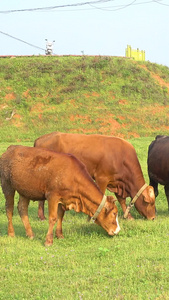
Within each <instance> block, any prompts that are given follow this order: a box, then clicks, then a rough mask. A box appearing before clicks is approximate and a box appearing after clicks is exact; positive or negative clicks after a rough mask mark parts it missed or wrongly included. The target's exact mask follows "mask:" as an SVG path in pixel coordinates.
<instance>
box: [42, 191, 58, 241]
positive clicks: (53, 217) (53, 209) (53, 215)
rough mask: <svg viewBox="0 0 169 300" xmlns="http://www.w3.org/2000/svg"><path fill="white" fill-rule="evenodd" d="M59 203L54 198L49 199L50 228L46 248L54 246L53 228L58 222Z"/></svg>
mask: <svg viewBox="0 0 169 300" xmlns="http://www.w3.org/2000/svg"><path fill="white" fill-rule="evenodd" d="M57 210H58V201H57V199H56V198H55V197H54V196H53V197H51V198H50V199H48V211H49V228H48V232H47V235H46V241H45V246H51V245H52V244H53V227H54V225H55V223H56V221H57Z"/></svg>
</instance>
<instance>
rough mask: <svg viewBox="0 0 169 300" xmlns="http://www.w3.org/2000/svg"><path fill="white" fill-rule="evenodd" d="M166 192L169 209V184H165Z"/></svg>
mask: <svg viewBox="0 0 169 300" xmlns="http://www.w3.org/2000/svg"><path fill="white" fill-rule="evenodd" d="M164 190H165V194H166V197H167V202H168V211H169V185H165V186H164Z"/></svg>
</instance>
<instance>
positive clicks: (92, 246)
mask: <svg viewBox="0 0 169 300" xmlns="http://www.w3.org/2000/svg"><path fill="white" fill-rule="evenodd" d="M151 140H152V138H150V137H149V138H148V137H147V138H139V139H131V140H130V142H131V143H132V144H133V145H134V147H135V149H136V152H137V154H138V157H139V160H140V163H141V166H142V170H143V173H144V176H145V178H146V181H147V183H148V176H147V168H146V159H147V148H148V145H149V143H150V142H151ZM32 142H33V141H32ZM32 142H27V141H25V140H24V141H23V142H22V144H24V145H28V146H31V145H32V144H33V143H32ZM9 145H10V143H7V142H5V143H0V154H1V153H2V152H4V151H5V150H6V148H7V147H8V146H9ZM17 200H18V197H17V195H16V201H15V209H14V217H13V223H14V228H15V234H16V237H15V238H9V237H8V236H7V218H6V213H5V201H4V196H3V194H2V192H0V249H1V255H0V282H1V285H0V299H19V300H21V299H64V300H65V299H70V300H74V299H87V300H90V299H91V300H93V299H108V300H109V299H115V300H116V299H117V300H121V299H123V300H126V299H127V300H142V299H146V300H147V299H152V300H154V299H157V300H158V299H159V300H160V299H169V288H168V278H169V252H168V249H169V231H168V228H169V215H168V207H167V200H166V197H165V195H164V191H163V187H162V186H160V193H159V196H158V198H157V200H156V208H157V218H156V220H155V221H147V220H144V219H143V218H142V217H141V216H140V215H139V214H138V213H137V211H136V210H135V209H134V208H133V209H132V211H131V212H132V215H133V216H134V217H135V220H134V221H126V220H123V218H122V211H121V208H120V207H119V204H117V205H118V209H119V223H120V226H121V231H120V233H119V234H118V235H117V236H116V237H110V236H108V235H107V233H106V232H105V231H104V230H103V229H102V228H101V227H99V226H97V225H96V224H92V223H88V222H87V216H86V215H84V214H82V213H79V214H78V213H75V212H74V211H70V212H66V214H65V217H64V222H63V233H64V236H65V239H64V240H57V239H56V238H55V239H54V243H53V246H51V247H48V248H46V247H45V246H44V242H45V236H46V233H47V229H48V221H47V220H46V221H44V222H41V221H39V220H38V218H37V202H33V201H31V203H30V207H29V217H30V223H31V226H32V228H33V231H34V233H35V238H34V240H29V239H28V238H27V237H26V236H25V230H24V228H23V225H22V223H21V220H20V217H19V215H18V212H17ZM128 201H129V199H128ZM45 215H46V216H47V205H46V206H45Z"/></svg>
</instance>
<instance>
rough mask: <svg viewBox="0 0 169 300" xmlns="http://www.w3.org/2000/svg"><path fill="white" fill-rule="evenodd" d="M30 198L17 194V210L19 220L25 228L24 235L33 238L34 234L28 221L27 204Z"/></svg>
mask: <svg viewBox="0 0 169 300" xmlns="http://www.w3.org/2000/svg"><path fill="white" fill-rule="evenodd" d="M29 202H30V200H29V199H27V198H25V197H23V196H21V195H20V196H19V202H18V212H19V214H20V217H21V220H22V222H23V225H24V227H25V230H26V235H27V236H28V237H29V238H30V239H33V238H34V234H33V231H32V228H31V225H30V223H29V218H28V206H29Z"/></svg>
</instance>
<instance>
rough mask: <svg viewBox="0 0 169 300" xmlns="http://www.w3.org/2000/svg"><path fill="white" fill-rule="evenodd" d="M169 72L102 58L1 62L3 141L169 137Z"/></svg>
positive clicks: (166, 69) (0, 105) (20, 59)
mask: <svg viewBox="0 0 169 300" xmlns="http://www.w3.org/2000/svg"><path fill="white" fill-rule="evenodd" d="M168 120H169V68H167V67H165V66H162V65H157V64H152V63H150V62H144V64H143V63H140V62H136V61H134V60H130V59H127V58H117V57H102V56H96V57H95V56H92V57H90V56H89V57H88V56H79V57H73V56H62V57H58V56H53V57H41V56H39V57H33V56H32V57H15V58H0V125H1V131H0V138H1V140H4V141H15V140H23V139H24V140H30V136H31V138H32V137H33V138H36V137H37V136H39V135H41V134H44V133H47V132H51V131H65V132H79V133H80V132H84V133H100V134H111V135H116V136H120V137H124V138H131V137H139V136H150V135H156V134H168V130H169V122H168Z"/></svg>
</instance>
